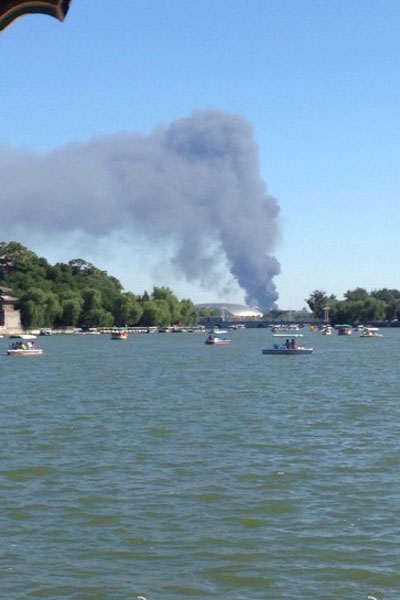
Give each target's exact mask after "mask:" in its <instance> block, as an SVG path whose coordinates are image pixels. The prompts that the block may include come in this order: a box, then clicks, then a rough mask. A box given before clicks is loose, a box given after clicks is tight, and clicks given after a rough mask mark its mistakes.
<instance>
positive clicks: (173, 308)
mask: <svg viewBox="0 0 400 600" xmlns="http://www.w3.org/2000/svg"><path fill="white" fill-rule="evenodd" d="M152 299H153V300H163V301H164V302H166V303H167V305H168V308H169V321H168V322H169V323H179V322H180V319H181V310H180V308H181V307H180V305H179V300H178V298H177V297H176V296H175V294H174V293H173V292H172V291H171V290H170V289H169V288H167V287H154V288H153V294H152ZM163 310H164V309H163Z"/></svg>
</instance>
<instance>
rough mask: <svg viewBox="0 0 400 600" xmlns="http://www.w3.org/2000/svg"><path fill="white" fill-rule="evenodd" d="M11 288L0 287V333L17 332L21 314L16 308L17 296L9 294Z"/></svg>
mask: <svg viewBox="0 0 400 600" xmlns="http://www.w3.org/2000/svg"><path fill="white" fill-rule="evenodd" d="M11 292H12V290H11V289H10V288H7V287H0V334H10V333H19V332H20V331H21V315H20V312H19V309H18V308H17V302H18V298H15V297H14V296H11Z"/></svg>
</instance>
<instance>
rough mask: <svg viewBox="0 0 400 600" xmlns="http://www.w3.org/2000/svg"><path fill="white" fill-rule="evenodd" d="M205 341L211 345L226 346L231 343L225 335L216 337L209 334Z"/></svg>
mask: <svg viewBox="0 0 400 600" xmlns="http://www.w3.org/2000/svg"><path fill="white" fill-rule="evenodd" d="M205 343H206V344H209V345H211V346H227V345H228V344H230V343H231V340H230V339H229V338H226V337H217V336H216V335H212V334H210V335H209V336H208V338H207V339H206V342H205Z"/></svg>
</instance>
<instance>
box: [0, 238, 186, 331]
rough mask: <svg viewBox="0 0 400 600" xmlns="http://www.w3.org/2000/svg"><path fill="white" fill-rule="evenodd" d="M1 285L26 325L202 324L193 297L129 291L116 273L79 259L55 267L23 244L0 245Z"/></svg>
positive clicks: (159, 291) (156, 289)
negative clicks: (10, 296) (112, 274)
mask: <svg viewBox="0 0 400 600" xmlns="http://www.w3.org/2000/svg"><path fill="white" fill-rule="evenodd" d="M0 286H3V287H8V288H11V290H12V293H13V295H14V296H16V297H17V298H18V299H19V300H18V308H19V309H20V312H21V322H22V325H23V327H25V328H32V327H65V326H73V327H83V328H85V327H113V326H116V327H124V326H135V325H139V326H144V327H150V326H162V327H163V326H167V325H171V324H181V325H183V326H190V325H194V324H195V323H197V320H198V314H197V311H196V308H195V306H194V304H193V303H192V301H191V300H188V299H187V300H178V298H177V297H176V295H175V294H174V293H173V292H172V291H171V290H170V289H169V288H167V287H154V288H153V291H152V292H151V293H150V294H149V293H147V292H144V294H143V295H136V294H133V293H132V292H126V291H124V289H123V287H122V285H121V283H120V282H119V281H118V279H116V278H115V277H113V276H111V275H108V273H107V272H106V271H102V270H100V269H98V268H97V267H95V266H94V265H93V264H91V263H89V262H86V261H85V260H82V259H80V258H78V259H74V260H70V261H69V262H68V263H56V264H55V265H51V264H49V263H48V262H47V260H46V259H45V258H41V257H39V256H37V255H36V254H35V253H34V252H32V251H31V250H29V249H28V248H26V247H25V246H23V245H22V244H20V243H18V242H9V243H6V242H1V243H0Z"/></svg>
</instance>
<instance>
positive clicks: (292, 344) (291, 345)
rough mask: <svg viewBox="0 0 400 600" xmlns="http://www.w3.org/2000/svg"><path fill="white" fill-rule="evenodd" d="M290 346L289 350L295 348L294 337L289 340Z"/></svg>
mask: <svg viewBox="0 0 400 600" xmlns="http://www.w3.org/2000/svg"><path fill="white" fill-rule="evenodd" d="M290 348H291V350H296V348H297V344H296V340H295V339H294V338H292V341H291V342H290Z"/></svg>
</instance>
